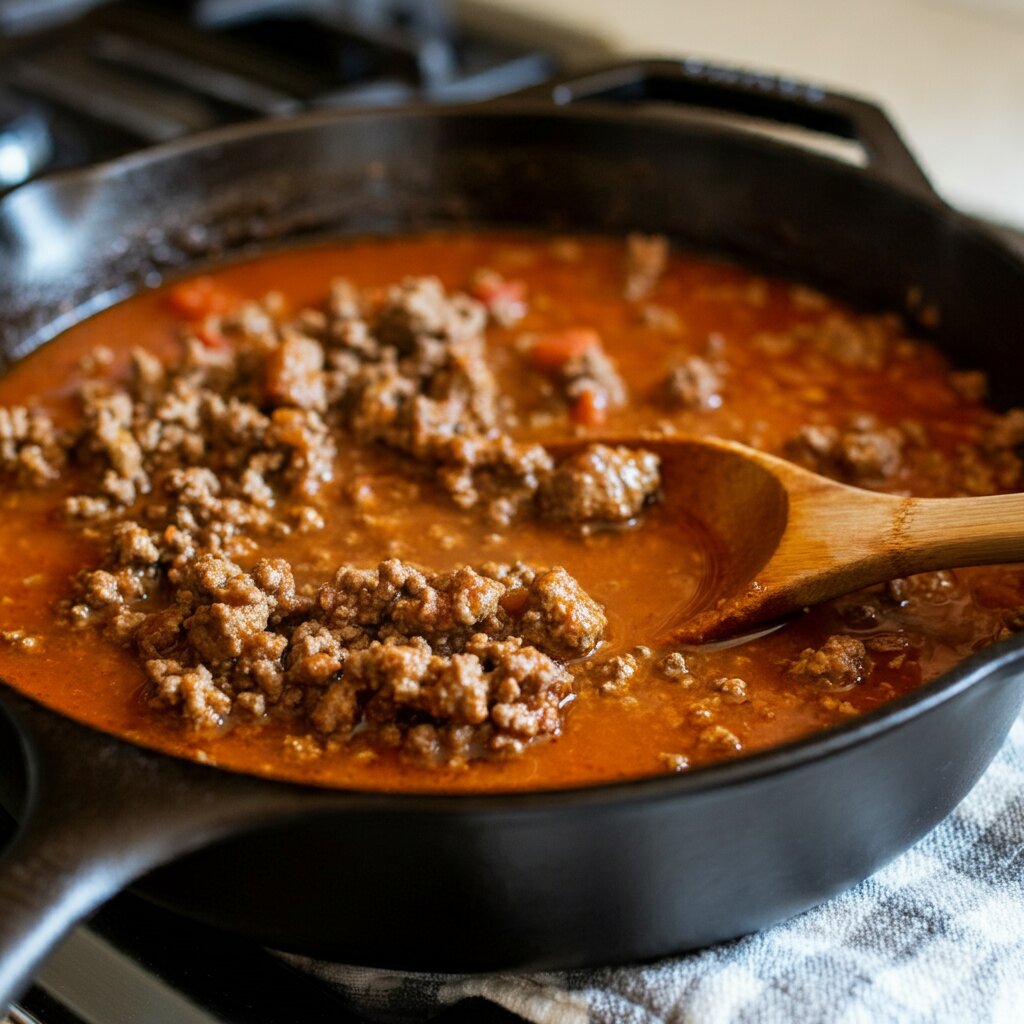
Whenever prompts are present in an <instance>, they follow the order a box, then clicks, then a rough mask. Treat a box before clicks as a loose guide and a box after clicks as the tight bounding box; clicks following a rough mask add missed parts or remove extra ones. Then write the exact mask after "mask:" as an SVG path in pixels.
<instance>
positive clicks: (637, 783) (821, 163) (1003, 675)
mask: <svg viewBox="0 0 1024 1024" xmlns="http://www.w3.org/2000/svg"><path fill="white" fill-rule="evenodd" d="M523 116H527V117H530V118H537V117H541V118H557V119H560V120H571V121H576V122H581V123H584V122H595V121H596V122H599V123H609V122H618V123H622V124H626V125H630V126H636V125H638V124H639V125H645V126H651V127H653V126H658V127H659V128H661V129H663V130H667V131H670V132H682V133H684V134H690V135H700V136H709V135H710V136H720V137H725V138H728V139H730V140H733V141H739V142H741V143H742V144H743V145H747V146H751V147H754V148H757V149H761V150H763V151H768V152H772V153H775V154H778V155H785V156H786V157H787V158H789V159H797V160H801V161H806V162H808V163H811V164H813V165H816V166H818V167H820V168H822V169H823V170H824V169H828V171H830V172H831V173H835V174H839V175H842V176H848V177H851V178H857V179H861V180H866V181H869V182H870V183H871V185H872V186H873V187H875V188H879V189H880V190H882V191H884V192H889V193H891V192H896V193H898V194H899V195H900V196H901V198H902V199H903V200H905V201H907V202H909V203H912V204H914V205H916V206H918V207H920V208H922V209H924V210H926V211H927V212H928V213H929V214H930V215H931V216H938V217H941V218H945V219H948V220H950V221H951V222H952V223H953V224H954V225H955V226H956V227H957V228H958V229H959V230H962V231H964V232H966V233H967V234H969V235H970V236H971V237H972V239H974V240H975V241H979V242H981V243H983V244H984V245H985V246H986V247H987V248H988V249H989V250H990V251H992V252H993V253H996V254H998V255H1000V256H1001V257H1002V258H1003V259H1005V260H1008V261H1009V262H1010V263H1011V264H1012V265H1014V266H1015V267H1018V268H1020V269H1021V270H1022V271H1024V259H1022V258H1021V257H1019V256H1018V255H1017V254H1016V253H1015V252H1014V251H1013V250H1012V249H1011V248H1010V247H1009V246H1008V245H1006V244H1005V243H1004V242H1002V241H1001V240H1000V239H999V238H998V237H996V236H995V234H994V233H991V232H989V231H988V230H986V229H985V228H984V227H983V226H982V225H980V224H978V223H977V222H976V221H974V220H973V219H972V218H970V217H969V216H967V215H965V214H963V213H961V212H959V211H957V210H955V209H953V208H952V207H950V206H948V205H947V204H946V203H945V202H944V201H943V200H942V199H941V198H940V197H939V196H938V195H934V196H924V195H922V194H921V193H920V192H918V191H914V190H911V189H901V188H899V187H898V186H896V185H894V184H893V183H891V182H890V181H885V180H882V178H881V177H880V176H879V175H878V174H877V173H876V172H875V171H874V170H873V169H872V167H871V166H870V165H868V166H867V167H858V166H854V165H849V164H845V163H843V162H841V161H837V160H835V159H832V158H829V157H827V156H824V155H822V154H820V153H816V152H813V151H811V150H807V149H803V148H800V147H796V146H794V145H792V144H789V143H785V142H782V141H779V140H775V139H772V138H768V137H765V136H764V135H758V134H753V133H750V132H745V131H742V130H740V129H737V128H732V127H728V126H725V125H716V124H709V123H707V122H706V121H688V120H686V118H685V115H683V114H681V113H678V112H673V114H672V115H671V116H666V115H665V114H659V113H656V112H651V111H643V110H637V109H634V108H623V107H621V106H619V105H615V104H608V103H591V102H587V103H585V104H580V105H579V106H575V105H574V106H556V105H554V104H552V103H550V102H548V101H546V100H535V99H530V100H523V99H516V98H515V97H510V98H503V99H500V100H495V101H490V102H487V103H484V104H469V103H465V104H453V105H451V106H445V107H443V108H438V107H436V106H430V105H428V104H425V103H423V104H409V105H403V106H401V107H387V108H382V109H359V110H327V111H309V112H305V113H301V114H295V115H288V116H284V117H277V118H267V119H260V120H253V121H248V122H243V123H240V124H235V125H229V126H225V127H221V128H215V129H211V130H208V131H204V132H200V133H197V134H195V135H189V136H186V137H184V138H181V139H177V140H172V141H169V142H166V143H161V144H159V145H156V146H151V147H147V148H146V149H143V150H140V151H138V152H134V153H131V154H127V155H125V156H121V157H117V158H115V159H113V160H109V161H106V162H104V163H100V164H97V165H94V166H90V167H85V168H80V169H75V170H68V171H61V172H56V173H54V174H51V175H47V176H45V177H43V178H40V179H37V180H34V181H31V182H29V183H27V184H25V185H22V186H19V187H17V188H15V189H13V190H12V191H11V192H9V193H7V194H6V195H4V196H3V197H2V198H0V210H2V209H3V207H4V206H7V205H8V204H11V203H16V202H20V201H22V200H23V199H24V197H30V196H33V195H36V194H39V193H42V194H46V193H48V192H52V191H61V190H71V189H75V188H77V187H79V186H81V185H83V184H91V185H96V184H100V183H104V182H110V181H117V180H118V179H119V178H121V177H122V176H124V175H127V174H130V173H132V172H133V171H136V170H142V169H145V168H148V167H152V166H155V165H159V164H162V163H165V162H170V161H172V160H174V159H177V158H180V157H183V156H186V155H189V154H193V153H200V152H202V151H208V152H210V153H211V154H212V153H215V152H216V150H217V148H218V147H220V146H223V145H230V144H232V143H234V142H241V141H246V140H250V139H253V138H259V137H265V136H272V135H275V134H281V133H288V132H291V131H302V130H308V129H316V128H318V127H323V126H329V125H332V124H335V123H351V122H355V121H365V120H382V119H383V120H401V119H408V118H422V119H425V120H428V119H429V120H438V119H443V120H460V119H465V118H467V117H476V118H493V117H523ZM183 268H184V265H183ZM175 269H177V268H175ZM108 294H110V295H111V297H112V298H113V301H120V300H121V299H122V298H123V297H124V294H123V293H122V291H121V290H120V289H118V290H115V291H114V292H111V293H108ZM105 305H106V304H104V307H103V308H105ZM78 312H79V311H78V310H75V311H73V312H72V313H70V316H71V317H74V318H75V319H79V317H77V316H76V314H77V313H78ZM90 312H95V310H90ZM62 319H63V318H62ZM65 326H66V325H65ZM34 336H36V337H38V332H35V333H34ZM1022 663H1024V633H1022V634H1016V635H1014V636H1012V637H1009V638H1008V639H1005V640H1002V641H1000V642H998V643H996V644H993V645H991V646H990V647H988V648H986V649H984V650H983V651H980V652H977V653H976V654H973V655H971V656H970V657H969V658H967V659H965V660H964V661H962V662H960V663H959V664H957V665H955V666H954V667H953V668H951V669H949V670H947V671H945V672H943V673H941V674H940V675H939V676H937V677H936V678H934V679H933V680H931V681H930V682H928V683H925V684H924V685H923V686H921V687H919V688H918V689H916V690H914V691H913V692H911V693H909V694H906V695H905V696H903V697H900V698H897V699H896V700H894V701H891V702H889V703H888V704H885V705H883V706H882V707H879V708H877V709H875V710H873V711H871V712H868V713H866V714H863V715H858V716H857V717H856V718H855V719H853V720H851V721H849V722H846V723H843V724H841V725H838V726H832V727H829V728H826V729H823V730H816V731H815V732H812V733H810V734H808V735H807V736H804V737H802V738H799V739H796V740H791V741H789V742H787V743H783V744H780V745H777V746H773V747H770V748H768V749H766V750H763V751H759V752H756V753H751V754H747V755H743V756H741V757H738V758H735V759H732V760H729V761H724V762H718V763H713V764H709V765H704V766H700V767H696V768H693V769H688V770H687V771H685V772H681V773H677V774H665V775H655V776H644V777H640V778H634V779H623V780H615V781H610V782H601V783H596V784H590V785H582V786H574V787H559V788H552V789H544V790H530V791H507V792H505V791H485V792H473V793H416V792H408V793H395V792H390V793H389V792H385V791H375V790H358V789H343V788H336V787H327V786H320V785H316V784H312V783H300V782H290V781H286V780H281V779H276V778H271V777H267V776H261V775H255V774H250V773H246V772H241V771H238V770H236V769H230V768H220V767H215V766H209V765H202V764H200V763H198V762H195V761H192V760H190V759H189V758H187V757H183V756H178V755H174V754H169V753H166V752H165V751H163V750H160V749H158V748H155V747H150V746H148V745H146V744H145V743H141V742H138V741H135V740H130V739H126V738H124V737H121V736H119V735H117V734H116V733H108V732H106V731H105V730H102V729H98V728H97V727H95V726H92V725H89V724H87V723H84V722H81V721H79V720H78V719H76V718H74V717H72V716H70V715H67V714H65V713H63V712H61V711H58V710H56V709H53V708H50V707H49V706H48V705H46V704H45V703H43V702H42V701H39V700H37V699H36V698H33V697H31V696H29V695H27V694H24V693H22V691H20V690H18V689H17V688H16V687H14V686H13V685H12V684H10V683H8V682H7V681H6V680H3V679H0V686H2V687H3V688H4V689H5V690H6V689H9V690H10V691H11V692H12V693H14V694H17V695H18V696H19V697H21V698H24V699H26V700H29V701H31V702H33V703H34V704H36V705H38V706H41V707H45V708H47V710H48V711H49V712H50V713H52V714H56V715H59V716H60V717H61V718H62V719H64V720H65V721H67V722H71V723H74V725H75V726H77V727H79V728H82V729H87V730H89V731H91V732H93V733H97V734H100V735H103V736H105V737H108V738H110V739H111V740H113V741H116V742H119V743H124V744H127V745H130V746H132V747H135V748H137V749H141V750H144V751H146V753H147V754H150V755H152V756H155V757H160V758H167V759H168V760H171V761H175V762H179V763H186V764H191V765H193V766H195V767H197V768H200V769H208V770H211V771H215V772H218V773H220V772H224V773H226V774H228V775H232V776H243V777H246V778H248V779H250V780H252V781H253V783H255V784H259V785H268V786H274V787H288V788H292V789H294V790H295V791H297V792H298V791H301V792H303V793H307V794H309V793H317V794H320V795H321V796H322V797H323V798H324V799H325V800H326V801H327V803H328V804H329V803H330V800H331V798H332V797H333V798H335V799H340V800H343V801H344V802H345V803H346V804H347V805H351V804H353V802H355V804H356V805H358V806H359V807H361V808H366V809H370V808H373V809H375V810H388V811H391V810H394V811H401V812H402V813H408V812H409V811H410V810H412V811H420V812H423V813H432V812H437V811H442V812H451V811H458V812H460V813H462V812H466V811H473V810H477V811H486V812H491V813H510V812H516V813H522V812H532V811H546V810H554V809H565V807H566V805H571V806H572V807H574V808H577V809H584V808H591V807H594V806H598V805H603V804H615V803H619V802H622V801H627V802H631V803H638V802H648V801H660V800H676V799H681V798H683V797H685V796H686V795H688V794H689V795H693V796H696V795H698V794H702V793H706V792H709V791H719V790H723V789H726V788H730V787H733V786H738V785H742V784H745V783H749V782H754V781H758V780H762V779H767V778H769V777H771V776H773V775H776V774H779V773H782V772H786V771H791V770H796V769H798V768H802V767H805V766H808V765H810V764H813V763H814V762H816V761H818V760H820V759H823V758H827V757H831V756H835V755H838V754H839V753H841V752H843V751H846V750H850V749H852V748H854V747H858V746H860V745H862V744H864V743H868V742H871V741H872V740H875V739H878V738H880V737H882V736H884V735H887V734H888V733H890V732H891V731H893V730H896V729H899V728H901V727H903V726H905V725H907V724H909V723H910V722H912V721H915V720H916V719H917V718H919V717H923V716H925V715H927V714H928V713H930V712H931V711H933V710H935V709H937V708H938V707H940V706H942V705H944V704H945V703H946V702H947V701H950V700H954V699H956V698H957V697H959V696H961V695H962V694H964V693H966V692H967V691H969V690H971V689H973V688H975V687H977V686H982V685H996V684H998V683H1000V682H1007V683H1009V682H1010V681H1011V680H1012V678H1013V676H1014V675H1015V674H1020V672H1021V664H1022Z"/></svg>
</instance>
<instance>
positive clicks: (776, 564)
mask: <svg viewBox="0 0 1024 1024" xmlns="http://www.w3.org/2000/svg"><path fill="white" fill-rule="evenodd" d="M788 472H789V473H790V474H793V473H795V472H796V471H795V470H792V469H790V470H788ZM799 482H800V484H801V488H802V489H797V488H794V489H791V490H790V492H789V497H790V506H789V515H788V521H787V524H786V529H785V531H784V533H783V536H782V538H781V540H780V541H779V544H778V547H777V548H776V549H775V551H774V553H773V554H772V556H771V558H770V559H769V560H768V562H767V563H766V564H765V565H764V566H763V567H762V568H761V569H760V571H758V572H757V574H756V576H755V578H754V580H752V581H751V582H750V583H749V584H748V585H747V587H746V589H744V590H743V591H741V592H739V593H737V594H735V595H732V596H730V597H728V598H726V599H725V600H724V601H722V602H720V603H719V604H718V605H716V606H715V607H713V608H709V609H708V610H707V611H705V612H702V613H699V614H698V615H697V616H695V617H694V618H692V619H690V620H688V621H687V622H685V623H683V624H682V625H681V626H679V627H677V628H676V629H675V630H673V634H672V637H671V639H673V640H675V641H677V642H681V643H697V642H706V641H709V640H717V639H721V638H722V637H727V636H731V635H734V634H736V633H742V632H744V631H746V630H749V629H750V628H751V627H752V626H755V625H758V624H761V623H765V622H772V621H774V620H777V619H780V618H782V617H783V616H785V615H788V614H789V613H791V612H794V611H797V610H798V609H800V608H804V607H808V606H811V605H815V604H818V603H820V602H821V601H827V600H829V599H830V598H833V597H839V596H840V595H842V594H848V593H851V592H852V591H854V590H859V589H860V588H861V587H867V586H870V585H872V584H875V583H883V582H885V581H886V580H891V579H896V578H897V577H900V576H910V575H913V574H914V573H919V572H928V571H930V570H933V569H954V568H957V567H959V566H966V565H995V564H998V563H1000V562H1024V494H1001V495H995V496H992V497H984V498H905V497H896V496H894V495H890V494H878V493H875V492H870V491H863V490H858V489H856V488H852V487H845V486H842V485H838V484H835V483H832V482H831V481H824V480H822V479H820V478H817V479H815V480H814V481H813V483H811V484H808V482H807V478H806V475H804V479H803V480H800V481H799Z"/></svg>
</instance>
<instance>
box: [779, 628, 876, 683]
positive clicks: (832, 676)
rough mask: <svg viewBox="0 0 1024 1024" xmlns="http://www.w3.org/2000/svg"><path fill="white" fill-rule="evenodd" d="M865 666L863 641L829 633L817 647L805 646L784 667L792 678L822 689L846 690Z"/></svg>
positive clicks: (860, 679)
mask: <svg viewBox="0 0 1024 1024" xmlns="http://www.w3.org/2000/svg"><path fill="white" fill-rule="evenodd" d="M869 670H870V662H869V660H868V654H867V651H866V649H865V647H864V644H863V642H862V641H860V640H858V639H856V637H852V636H842V635H840V634H836V635H835V636H830V637H829V638H828V640H826V641H825V643H824V644H822V646H821V647H818V648H814V647H808V648H806V649H805V650H804V651H802V652H801V654H800V655H799V656H798V657H797V658H795V659H794V660H793V661H791V662H790V663H789V665H787V667H786V672H787V674H788V675H789V676H790V677H791V678H792V679H795V680H797V681H798V682H801V683H810V684H812V685H814V686H817V687H820V688H821V689H824V690H849V689H850V688H851V687H853V686H856V685H857V683H860V682H863V680H864V678H865V676H866V675H867V673H868V672H869Z"/></svg>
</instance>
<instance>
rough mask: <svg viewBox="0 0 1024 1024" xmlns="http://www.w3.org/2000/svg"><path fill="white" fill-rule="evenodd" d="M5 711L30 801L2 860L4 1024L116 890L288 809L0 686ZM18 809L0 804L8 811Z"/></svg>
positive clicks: (11, 798) (0, 707) (249, 782)
mask: <svg viewBox="0 0 1024 1024" xmlns="http://www.w3.org/2000/svg"><path fill="white" fill-rule="evenodd" d="M4 712H6V716H7V717H8V718H9V719H10V720H11V722H13V724H14V726H15V728H16V729H17V734H18V738H19V739H20V741H21V745H22V753H23V755H24V758H25V766H26V775H27V798H26V799H24V800H21V801H18V802H20V803H22V804H23V805H24V810H19V811H18V815H17V816H18V817H19V818H20V823H21V824H20V828H19V830H18V832H17V834H16V835H15V837H14V840H13V842H12V844H11V845H10V847H9V848H8V849H7V850H6V851H4V855H3V857H0V1013H2V1012H3V1010H2V1008H3V1007H5V1006H7V1005H9V1004H10V1002H11V1001H12V1000H14V999H16V998H17V997H18V996H19V995H20V994H21V993H22V992H23V990H24V989H25V988H26V987H27V985H28V983H29V982H30V981H31V979H32V975H33V973H34V972H35V970H36V968H37V967H38V966H39V964H40V963H41V962H42V961H43V959H45V957H46V955H47V953H48V952H49V951H50V950H51V949H52V948H53V947H54V946H55V945H56V943H57V942H58V941H59V940H60V938H61V937H62V936H63V935H64V934H65V933H66V932H67V931H68V930H69V929H70V928H71V927H72V926H73V925H74V924H75V923H77V922H78V921H80V920H81V919H82V918H84V917H85V916H86V915H87V914H89V913H90V912H91V911H93V910H94V909H96V908H97V907H98V906H99V905H100V904H101V903H103V902H104V901H106V900H107V899H108V898H109V897H111V896H112V895H114V894H115V893H116V892H117V891H118V890H119V889H121V888H123V887H124V886H125V885H127V884H128V883H129V882H131V881H132V880H133V879H135V878H138V877H139V876H141V875H143V874H145V873H146V872H147V871H149V870H150V869H151V868H154V867H156V866H158V865H159V864H162V863H165V862H166V861H169V860H171V859H172V858H174V857H176V856H178V855H179V854H182V853H185V852H187V851H189V850H193V849H196V848H197V847H199V846H201V845H203V844H205V843H208V842H210V841H212V840H213V839H216V838H217V837H218V836H221V835H224V834H226V833H227V832H232V831H237V830H239V829H241V828H242V827H243V826H244V825H246V824H251V825H253V826H255V825H256V824H257V823H258V819H262V820H267V819H268V818H271V817H273V816H274V812H275V810H276V806H277V805H278V803H280V804H281V806H282V807H284V806H285V805H288V804H289V803H290V802H292V803H293V802H294V799H293V798H292V799H291V801H289V799H288V794H290V792H291V788H290V787H286V786H283V785H282V786H280V787H279V789H280V791H283V792H282V793H281V796H282V797H283V798H284V799H282V800H278V799H276V798H275V791H277V789H278V787H275V786H274V785H273V784H266V783H263V784H261V783H259V782H257V781H256V780H253V779H248V778H246V777H244V776H229V775H221V773H219V772H217V771H215V770H213V769H209V768H203V767H201V766H199V765H194V764H189V763H186V762H183V761H177V760H175V759H173V758H169V757H165V756H163V755H160V754H154V753H152V752H150V751H147V750H143V749H141V748H139V747H135V746H132V745H131V744H128V743H125V742H122V741H120V740H117V739H114V738H113V737H110V736H107V735H105V734H103V733H99V732H96V731H95V730H92V729H89V728H87V727H85V726H81V725H78V724H77V723H75V722H72V721H70V720H68V719H64V718H62V717H61V716H59V715H57V714H55V713H54V712H52V711H48V710H46V709H45V708H42V707H40V706H38V705H36V704H34V703H33V702H31V701H29V700H27V699H26V698H24V697H21V696H19V695H17V694H15V693H13V692H12V691H9V690H8V689H7V688H6V687H2V686H0V714H3V713H4ZM5 732H6V730H5ZM5 738H6V737H5ZM9 742H10V741H9ZM9 742H8V744H5V746H8V745H9ZM15 742H16V741H15ZM8 759H9V758H8V752H5V756H4V760H5V766H6V761H7V760H8ZM268 793H269V795H268ZM16 800H17V794H12V793H5V794H4V802H5V804H7V805H8V806H10V804H11V803H12V802H15V801H16Z"/></svg>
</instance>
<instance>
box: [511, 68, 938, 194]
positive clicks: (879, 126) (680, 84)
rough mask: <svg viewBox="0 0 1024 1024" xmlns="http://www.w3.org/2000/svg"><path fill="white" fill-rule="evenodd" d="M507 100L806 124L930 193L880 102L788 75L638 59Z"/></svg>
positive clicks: (890, 179) (905, 184)
mask: <svg viewBox="0 0 1024 1024" xmlns="http://www.w3.org/2000/svg"><path fill="white" fill-rule="evenodd" d="M515 98H516V99H524V98H525V99H529V98H536V99H547V100H550V101H551V102H553V103H555V104H558V105H559V106H561V105H565V104H568V103H580V102H605V103H607V102H612V103H660V104H667V103H678V104H684V105H687V106H691V107H701V108H705V109H710V110H717V111H721V112H723V113H729V114H745V115H748V116H750V117H756V118H760V119H762V120H767V121H773V122H776V123H778V124H783V125H793V126H796V127H799V128H806V129H809V130H810V131H813V132H818V133H821V134H824V135H829V136H833V137H838V138H841V139H849V140H851V141H853V142H856V143H859V144H860V146H861V147H862V148H863V150H864V153H865V156H866V158H867V165H866V167H865V168H864V173H866V174H870V175H873V176H874V177H876V178H879V179H880V180H882V181H884V182H885V183H886V184H889V185H895V186H896V187H897V188H900V189H902V190H904V191H907V192H912V193H914V194H915V195H917V196H919V197H920V198H922V199H926V200H929V201H931V202H933V203H934V202H935V201H936V200H937V199H938V195H937V194H936V192H935V190H934V189H933V188H932V186H931V184H930V183H929V181H928V178H927V177H926V176H925V173H924V171H923V170H922V169H921V166H920V164H918V162H917V160H916V158H915V157H914V155H913V154H912V153H911V152H910V150H909V149H908V148H907V146H906V144H905V143H904V141H903V139H902V138H900V135H899V133H898V132H897V131H896V129H895V128H894V127H893V124H892V122H891V121H890V120H889V118H888V116H887V115H886V114H885V113H884V111H883V110H882V109H881V108H880V107H878V106H876V105H875V104H873V103H870V102H868V101H867V100H862V99H858V98H856V97H854V96H847V95H845V94H843V93H836V92H831V91H829V90H827V89H824V88H822V87H820V86H816V85H810V84H808V83H805V82H800V81H796V80H795V79H791V78H783V77H779V76H777V75H769V74H764V73H760V72H756V71H748V70H745V69H743V68H735V67H727V66H723V65H719V64H709V63H706V62H705V61H701V60H696V59H693V58H689V59H683V60H638V61H630V62H627V63H620V64H614V65H612V66H610V67H605V68H599V69H597V70H594V71H590V72H582V73H580V74H577V75H572V76H568V77H565V78H561V79H556V80H555V81H553V82H547V83H545V84H543V85H539V86H533V87H531V88H530V89H528V90H525V91H523V92H520V93H517V94H516V96H515Z"/></svg>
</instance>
